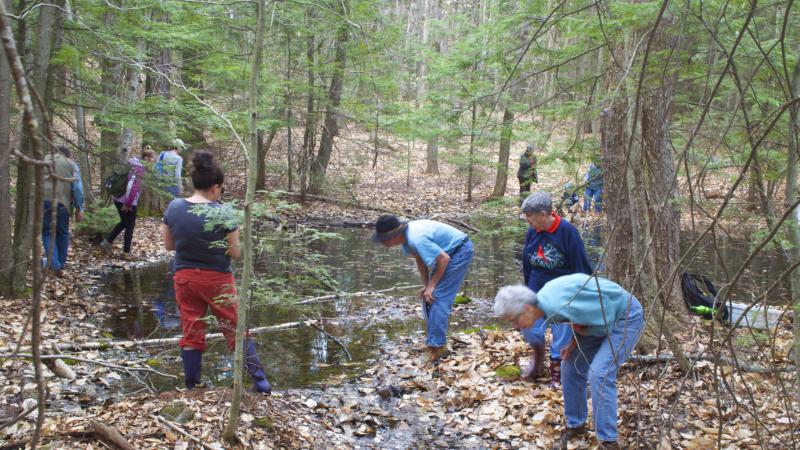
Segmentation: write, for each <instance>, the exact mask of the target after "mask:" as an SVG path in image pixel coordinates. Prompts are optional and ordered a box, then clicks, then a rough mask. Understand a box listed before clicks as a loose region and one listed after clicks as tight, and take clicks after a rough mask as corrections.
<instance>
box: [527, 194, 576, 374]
mask: <svg viewBox="0 0 800 450" xmlns="http://www.w3.org/2000/svg"><path fill="white" fill-rule="evenodd" d="M522 213H523V214H524V215H525V220H526V221H527V222H528V225H530V228H528V232H527V234H526V235H525V245H524V247H523V251H522V274H523V276H524V278H525V285H526V286H528V288H530V289H531V290H533V291H535V292H538V291H539V290H540V289H541V288H542V286H544V285H545V283H547V282H548V281H550V280H553V279H555V278H558V277H560V276H563V275H570V274H573V273H585V274H591V273H592V266H591V264H590V263H589V258H588V256H587V255H586V248H585V247H584V245H583V240H581V236H580V233H579V232H578V230H577V229H576V228H575V227H574V226H572V224H571V223H569V222H568V221H567V220H566V219H563V218H561V217H560V216H559V215H557V214H555V213H554V212H553V200H552V198H551V196H550V194H549V193H547V192H543V191H539V192H534V193H533V194H531V195H530V196H528V198H526V199H525V201H524V202H523V203H522ZM548 325H549V326H550V329H551V332H552V334H553V342H552V344H551V345H550V386H551V387H556V386H557V385H558V383H559V382H560V380H561V354H560V352H561V348H562V347H563V346H564V345H566V344H567V343H568V342H569V339H570V337H571V334H570V332H569V327H567V326H565V325H558V324H546V323H545V322H544V320H539V321H537V322H536V323H535V324H534V325H533V326H532V327H530V328H525V329H523V330H522V335H523V336H524V338H525V341H526V342H528V344H530V346H531V348H532V350H533V358H532V362H531V364H530V365H529V366H528V367H526V368H525V370H524V372H523V377H525V378H533V379H535V378H540V377H542V376H544V371H545V368H544V355H545V348H544V332H545V328H546V327H547V326H548Z"/></svg>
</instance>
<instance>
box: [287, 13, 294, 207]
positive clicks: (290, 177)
mask: <svg viewBox="0 0 800 450" xmlns="http://www.w3.org/2000/svg"><path fill="white" fill-rule="evenodd" d="M291 33H292V31H291V30H290V29H289V28H288V27H287V28H286V61H287V62H286V170H287V182H288V183H287V190H288V191H289V192H292V185H293V184H294V170H293V168H294V161H293V160H292V87H291V86H292V36H291Z"/></svg>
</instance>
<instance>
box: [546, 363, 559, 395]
mask: <svg viewBox="0 0 800 450" xmlns="http://www.w3.org/2000/svg"><path fill="white" fill-rule="evenodd" d="M548 386H550V387H551V388H553V389H558V388H559V387H560V386H561V360H560V359H551V360H550V383H549V384H548Z"/></svg>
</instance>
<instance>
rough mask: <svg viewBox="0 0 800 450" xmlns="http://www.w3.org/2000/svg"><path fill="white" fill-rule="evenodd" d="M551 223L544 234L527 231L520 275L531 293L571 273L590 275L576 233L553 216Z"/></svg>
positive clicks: (582, 247) (584, 254)
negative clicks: (553, 219)
mask: <svg viewBox="0 0 800 450" xmlns="http://www.w3.org/2000/svg"><path fill="white" fill-rule="evenodd" d="M553 217H555V221H554V222H553V225H552V226H551V227H550V228H549V229H547V230H535V229H533V228H529V229H528V233H527V234H526V235H525V246H524V248H523V252H522V274H523V276H524V277H525V284H526V285H527V286H528V287H529V288H530V289H531V290H533V291H535V292H539V290H540V289H541V288H542V287H543V286H544V285H545V283H547V282H548V281H550V280H553V279H555V278H558V277H561V276H564V275H569V274H573V273H585V274H587V275H588V274H591V273H592V265H591V263H589V257H588V256H586V248H584V246H583V240H581V235H580V233H579V232H578V230H577V229H576V228H575V227H574V226H572V224H571V223H569V222H568V221H566V220H564V219H562V218H561V217H560V216H558V215H557V214H553Z"/></svg>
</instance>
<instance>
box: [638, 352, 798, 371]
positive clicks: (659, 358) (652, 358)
mask: <svg viewBox="0 0 800 450" xmlns="http://www.w3.org/2000/svg"><path fill="white" fill-rule="evenodd" d="M687 357H688V358H689V361H692V362H698V361H709V362H715V361H717V358H714V357H713V356H709V355H694V356H692V355H687ZM628 360H629V361H637V362H640V363H643V364H655V363H659V362H671V361H674V360H675V357H674V356H672V355H631V357H630V358H628ZM719 364H720V365H723V366H733V367H738V368H739V369H741V370H742V371H744V372H752V373H780V372H794V371H795V370H796V369H795V367H794V366H786V367H764V366H760V365H758V364H750V363H745V362H741V361H734V360H732V359H730V358H726V357H724V356H721V357H720V358H719Z"/></svg>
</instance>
